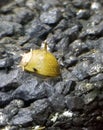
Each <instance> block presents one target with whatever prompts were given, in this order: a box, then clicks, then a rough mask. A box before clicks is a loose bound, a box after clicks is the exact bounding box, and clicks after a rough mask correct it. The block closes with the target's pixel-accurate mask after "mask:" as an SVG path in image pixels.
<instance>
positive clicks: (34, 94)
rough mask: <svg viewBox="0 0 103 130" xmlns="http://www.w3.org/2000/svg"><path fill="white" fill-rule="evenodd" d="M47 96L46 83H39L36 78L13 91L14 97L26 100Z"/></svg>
mask: <svg viewBox="0 0 103 130" xmlns="http://www.w3.org/2000/svg"><path fill="white" fill-rule="evenodd" d="M46 96H47V94H46V90H45V87H44V85H42V84H41V85H39V84H38V81H37V80H36V79H31V80H29V81H27V82H26V83H24V84H22V85H21V86H19V87H18V88H17V89H16V90H15V91H14V92H13V97H14V99H22V100H24V101H29V100H30V101H31V100H37V99H41V98H44V97H46Z"/></svg>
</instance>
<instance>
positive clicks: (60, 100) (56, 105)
mask: <svg viewBox="0 0 103 130" xmlns="http://www.w3.org/2000/svg"><path fill="white" fill-rule="evenodd" d="M48 100H49V103H50V106H51V107H52V109H53V110H54V111H58V112H59V111H62V110H63V109H64V108H65V98H64V96H63V95H62V94H59V93H54V94H53V95H52V96H51V97H49V98H48Z"/></svg>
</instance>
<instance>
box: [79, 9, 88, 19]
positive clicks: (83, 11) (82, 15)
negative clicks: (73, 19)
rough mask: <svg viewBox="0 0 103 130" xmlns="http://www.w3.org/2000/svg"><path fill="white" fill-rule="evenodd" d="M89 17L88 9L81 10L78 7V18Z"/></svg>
mask: <svg viewBox="0 0 103 130" xmlns="http://www.w3.org/2000/svg"><path fill="white" fill-rule="evenodd" d="M89 17H90V11H89V10H82V9H80V10H79V11H78V12H77V18H78V19H88V18H89Z"/></svg>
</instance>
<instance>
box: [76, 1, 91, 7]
mask: <svg viewBox="0 0 103 130" xmlns="http://www.w3.org/2000/svg"><path fill="white" fill-rule="evenodd" d="M73 5H74V6H75V7H77V8H89V7H90V5H91V3H90V1H89V0H87V1H85V2H83V1H82V0H73Z"/></svg>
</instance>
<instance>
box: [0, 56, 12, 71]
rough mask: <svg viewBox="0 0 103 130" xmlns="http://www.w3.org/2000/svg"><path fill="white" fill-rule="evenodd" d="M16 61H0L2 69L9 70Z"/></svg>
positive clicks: (7, 59)
mask: <svg viewBox="0 0 103 130" xmlns="http://www.w3.org/2000/svg"><path fill="white" fill-rule="evenodd" d="M13 64H14V60H13V58H12V57H8V58H4V59H0V69H3V68H4V69H9V68H11V66H13Z"/></svg>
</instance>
